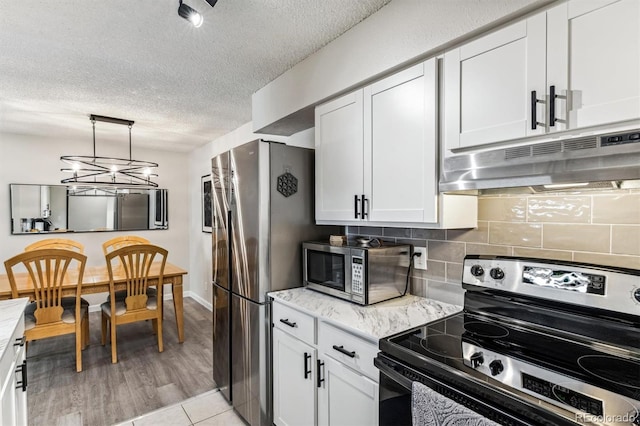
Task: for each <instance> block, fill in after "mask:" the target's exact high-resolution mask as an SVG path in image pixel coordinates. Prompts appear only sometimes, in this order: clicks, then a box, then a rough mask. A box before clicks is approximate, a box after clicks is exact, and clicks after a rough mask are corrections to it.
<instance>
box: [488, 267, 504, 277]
mask: <svg viewBox="0 0 640 426" xmlns="http://www.w3.org/2000/svg"><path fill="white" fill-rule="evenodd" d="M489 275H490V276H491V278H493V279H494V280H501V279H503V278H504V271H503V270H502V269H500V268H491V270H490V271H489Z"/></svg>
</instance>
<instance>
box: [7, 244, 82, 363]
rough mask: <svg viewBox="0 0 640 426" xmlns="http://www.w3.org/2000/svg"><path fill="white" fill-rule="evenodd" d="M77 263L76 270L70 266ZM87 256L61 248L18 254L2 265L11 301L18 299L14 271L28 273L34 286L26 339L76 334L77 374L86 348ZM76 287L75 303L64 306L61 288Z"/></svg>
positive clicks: (26, 314)
mask: <svg viewBox="0 0 640 426" xmlns="http://www.w3.org/2000/svg"><path fill="white" fill-rule="evenodd" d="M75 262H77V263H78V267H77V268H76V267H73V266H71V265H72V264H73V263H75ZM86 262H87V257H86V256H85V255H84V254H81V253H76V252H75V251H71V250H63V249H41V250H32V251H27V252H24V253H21V254H19V255H17V256H14V257H12V258H11V259H9V260H7V261H5V262H4V266H5V268H6V270H7V276H8V278H9V284H10V285H11V294H12V297H13V298H17V297H19V294H18V283H17V280H16V274H15V272H16V271H15V269H16V268H18V267H22V268H24V269H26V271H27V278H25V279H26V280H28V282H29V284H30V285H32V286H33V290H34V301H33V302H31V303H30V304H29V305H27V308H26V309H25V332H24V335H25V340H26V341H27V342H30V341H32V340H38V339H44V338H47V337H55V336H61V335H64V334H75V338H76V371H78V372H80V371H82V350H83V349H84V348H85V347H86V346H87V344H88V340H86V339H85V337H86V336H87V335H86V334H85V333H84V332H83V331H84V330H85V329H88V324H89V317H88V310H87V309H85V308H84V307H83V306H82V303H81V297H80V294H81V292H82V278H83V275H84V268H85V265H86ZM65 285H67V286H73V287H75V290H74V291H75V297H74V300H75V302H74V303H73V304H69V303H67V302H65V303H63V299H67V298H63V297H62V292H63V290H64V289H63V287H64V286H65Z"/></svg>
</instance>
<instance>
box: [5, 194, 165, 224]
mask: <svg viewBox="0 0 640 426" xmlns="http://www.w3.org/2000/svg"><path fill="white" fill-rule="evenodd" d="M9 187H10V188H9V193H10V196H11V203H10V205H11V233H12V234H31V233H58V232H94V231H134V230H135V231H139V230H150V229H168V227H169V221H168V215H167V210H168V204H167V200H168V194H167V190H166V189H138V188H112V187H107V186H98V187H93V186H65V185H27V184H11V185H9Z"/></svg>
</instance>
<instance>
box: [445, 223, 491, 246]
mask: <svg viewBox="0 0 640 426" xmlns="http://www.w3.org/2000/svg"><path fill="white" fill-rule="evenodd" d="M447 240H449V241H464V242H466V243H488V242H489V222H486V221H484V220H479V221H478V227H477V228H474V229H449V230H447Z"/></svg>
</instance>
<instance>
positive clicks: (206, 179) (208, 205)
mask: <svg viewBox="0 0 640 426" xmlns="http://www.w3.org/2000/svg"><path fill="white" fill-rule="evenodd" d="M200 181H201V184H200V188H201V192H202V232H209V233H210V232H211V231H212V227H213V211H212V210H213V205H212V202H213V199H212V197H213V193H212V191H213V186H212V184H211V175H206V176H202V178H200Z"/></svg>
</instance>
